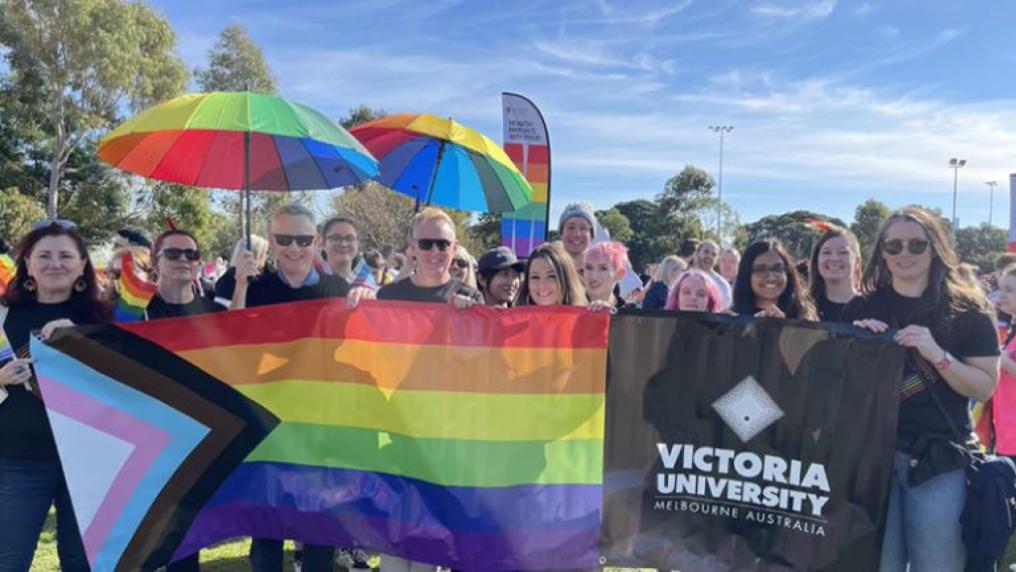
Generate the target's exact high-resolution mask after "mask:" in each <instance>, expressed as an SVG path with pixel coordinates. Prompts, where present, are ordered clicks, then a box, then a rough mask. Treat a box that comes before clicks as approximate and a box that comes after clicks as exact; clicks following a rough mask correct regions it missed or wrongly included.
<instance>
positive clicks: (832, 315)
mask: <svg viewBox="0 0 1016 572" xmlns="http://www.w3.org/2000/svg"><path fill="white" fill-rule="evenodd" d="M846 307H847V304H841V303H839V302H833V301H832V300H830V299H829V298H826V297H825V296H822V297H820V298H819V299H818V300H815V309H816V310H818V319H819V320H820V321H822V322H839V321H840V314H842V313H843V309H844V308H846Z"/></svg>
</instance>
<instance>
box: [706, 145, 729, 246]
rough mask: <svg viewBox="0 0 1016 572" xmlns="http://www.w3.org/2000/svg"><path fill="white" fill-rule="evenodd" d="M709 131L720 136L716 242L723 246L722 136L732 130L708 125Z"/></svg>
mask: <svg viewBox="0 0 1016 572" xmlns="http://www.w3.org/2000/svg"><path fill="white" fill-rule="evenodd" d="M709 130H710V131H712V132H713V133H719V134H720V175H719V177H718V184H717V187H716V188H717V192H716V197H717V200H716V240H718V241H719V242H720V246H722V245H723V136H724V135H726V134H727V133H730V132H731V131H733V130H734V126H733V125H710V126H709Z"/></svg>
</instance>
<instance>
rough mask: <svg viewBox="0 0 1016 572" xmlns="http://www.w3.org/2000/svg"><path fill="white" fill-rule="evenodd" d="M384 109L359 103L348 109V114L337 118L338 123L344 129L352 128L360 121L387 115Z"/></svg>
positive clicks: (363, 121)
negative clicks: (372, 107)
mask: <svg viewBox="0 0 1016 572" xmlns="http://www.w3.org/2000/svg"><path fill="white" fill-rule="evenodd" d="M387 115H388V113H387V112H386V111H385V110H384V109H371V108H369V107H367V106H366V105H359V106H357V107H353V108H351V109H350V110H349V115H347V116H345V117H343V118H341V119H339V125H341V126H342V127H343V128H345V129H352V128H354V127H356V126H357V125H359V124H361V123H366V122H368V121H373V120H375V119H380V118H382V117H385V116H387Z"/></svg>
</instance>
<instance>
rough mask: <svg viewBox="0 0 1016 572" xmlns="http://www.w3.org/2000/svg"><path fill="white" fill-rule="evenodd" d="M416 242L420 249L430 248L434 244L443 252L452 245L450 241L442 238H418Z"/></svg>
mask: <svg viewBox="0 0 1016 572" xmlns="http://www.w3.org/2000/svg"><path fill="white" fill-rule="evenodd" d="M416 244H417V246H419V247H420V250H431V249H433V248H434V247H435V246H436V247H437V249H438V250H440V251H441V252H445V251H446V250H448V247H450V246H451V245H452V241H450V240H445V239H443V238H418V239H416Z"/></svg>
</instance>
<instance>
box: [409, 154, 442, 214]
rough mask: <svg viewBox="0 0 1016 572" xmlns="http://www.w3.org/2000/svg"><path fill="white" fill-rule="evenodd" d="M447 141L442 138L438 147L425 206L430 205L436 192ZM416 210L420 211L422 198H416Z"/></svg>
mask: <svg viewBox="0 0 1016 572" xmlns="http://www.w3.org/2000/svg"><path fill="white" fill-rule="evenodd" d="M444 148H445V142H444V140H443V139H442V140H441V144H440V145H439V146H438V148H437V160H435V161H434V172H433V173H431V174H430V184H429V185H427V200H426V201H425V202H424V206H429V205H430V199H431V197H432V195H433V194H434V184H435V183H437V172H438V171H439V170H441V159H442V158H444ZM416 211H417V212H420V199H419V197H417V199H416Z"/></svg>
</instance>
